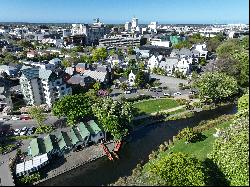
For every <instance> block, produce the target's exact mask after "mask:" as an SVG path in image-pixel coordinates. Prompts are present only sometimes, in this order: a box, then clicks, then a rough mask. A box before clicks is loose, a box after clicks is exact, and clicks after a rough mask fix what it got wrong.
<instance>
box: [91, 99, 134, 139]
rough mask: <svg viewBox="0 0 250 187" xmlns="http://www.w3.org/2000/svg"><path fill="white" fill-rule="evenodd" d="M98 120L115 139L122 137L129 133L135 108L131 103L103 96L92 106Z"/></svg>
mask: <svg viewBox="0 0 250 187" xmlns="http://www.w3.org/2000/svg"><path fill="white" fill-rule="evenodd" d="M92 110H93V113H94V115H95V117H97V119H98V122H99V123H100V124H102V125H103V128H104V130H105V131H106V132H110V133H111V135H112V136H113V137H114V139H117V140H119V139H122V138H123V137H125V136H126V135H127V132H128V125H129V123H130V122H131V120H132V118H133V113H134V108H133V105H132V104H131V103H128V102H124V101H114V100H113V99H112V98H109V97H108V98H103V99H100V100H99V101H98V102H96V103H95V104H93V106H92Z"/></svg>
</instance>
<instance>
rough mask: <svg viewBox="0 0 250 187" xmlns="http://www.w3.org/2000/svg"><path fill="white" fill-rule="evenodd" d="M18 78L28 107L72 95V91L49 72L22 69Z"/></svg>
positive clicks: (48, 103) (50, 103)
mask: <svg viewBox="0 0 250 187" xmlns="http://www.w3.org/2000/svg"><path fill="white" fill-rule="evenodd" d="M21 71H22V76H21V77H20V84H21V91H22V93H23V95H24V99H25V100H26V102H27V104H28V105H41V104H47V105H48V106H49V107H51V106H52V104H53V102H54V101H56V100H57V99H59V98H61V97H63V96H64V95H69V94H71V93H72V89H71V88H70V87H67V86H66V84H64V83H63V81H62V78H60V77H58V76H57V75H56V74H55V73H54V72H52V71H51V70H46V69H38V68H30V67H24V68H23V69H22V70H21Z"/></svg>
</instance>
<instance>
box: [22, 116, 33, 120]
mask: <svg viewBox="0 0 250 187" xmlns="http://www.w3.org/2000/svg"><path fill="white" fill-rule="evenodd" d="M20 119H21V120H30V119H31V117H30V116H21V117H20Z"/></svg>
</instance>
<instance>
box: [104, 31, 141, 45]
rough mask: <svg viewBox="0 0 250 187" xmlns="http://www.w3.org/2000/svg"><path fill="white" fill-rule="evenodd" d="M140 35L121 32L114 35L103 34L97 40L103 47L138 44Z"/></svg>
mask: <svg viewBox="0 0 250 187" xmlns="http://www.w3.org/2000/svg"><path fill="white" fill-rule="evenodd" d="M140 41H141V36H133V35H131V34H121V35H116V36H107V35H106V36H104V38H102V39H100V40H99V46H102V47H105V46H109V47H122V46H134V47H136V46H137V45H140Z"/></svg>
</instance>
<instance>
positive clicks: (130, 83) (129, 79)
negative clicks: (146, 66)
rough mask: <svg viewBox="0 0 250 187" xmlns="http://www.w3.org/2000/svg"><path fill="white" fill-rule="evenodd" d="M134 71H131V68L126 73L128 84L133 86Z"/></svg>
mask: <svg viewBox="0 0 250 187" xmlns="http://www.w3.org/2000/svg"><path fill="white" fill-rule="evenodd" d="M135 77H136V75H135V73H133V71H132V70H131V72H130V73H129V75H128V84H129V86H134V85H135Z"/></svg>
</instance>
